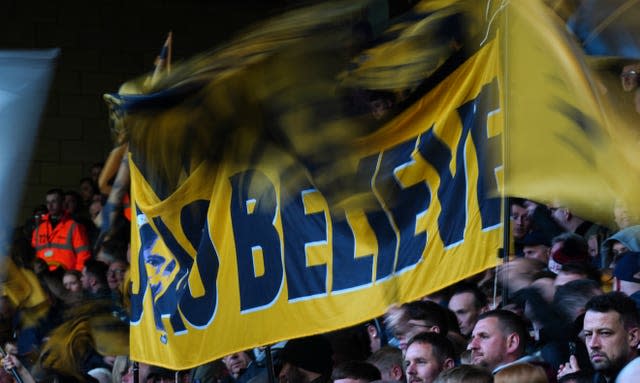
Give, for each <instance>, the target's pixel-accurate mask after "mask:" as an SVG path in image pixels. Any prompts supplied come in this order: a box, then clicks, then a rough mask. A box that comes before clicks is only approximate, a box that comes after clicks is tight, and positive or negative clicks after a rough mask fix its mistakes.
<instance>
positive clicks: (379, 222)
mask: <svg viewBox="0 0 640 383" xmlns="http://www.w3.org/2000/svg"><path fill="white" fill-rule="evenodd" d="M378 158H379V155H374V156H369V157H366V158H363V159H362V160H361V161H360V163H359V167H358V175H357V177H358V179H373V178H374V175H375V171H376V168H377V163H378ZM366 216H367V220H368V221H369V225H370V226H371V228H372V229H373V231H374V233H375V234H376V238H377V239H378V260H377V262H376V280H378V281H379V280H383V279H386V278H388V277H389V276H390V275H391V274H392V273H393V267H394V263H395V258H396V246H397V243H398V238H397V236H396V233H395V231H394V230H393V226H392V225H391V222H390V221H389V217H388V216H387V213H386V212H385V211H383V209H376V210H374V211H372V212H367V213H366Z"/></svg>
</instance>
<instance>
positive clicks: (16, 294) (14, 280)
mask: <svg viewBox="0 0 640 383" xmlns="http://www.w3.org/2000/svg"><path fill="white" fill-rule="evenodd" d="M0 268H1V270H2V271H1V273H0V274H1V275H2V277H1V280H0V293H1V294H2V295H6V296H7V298H9V301H11V303H12V304H13V306H14V307H15V308H16V309H17V310H18V311H20V319H21V321H22V324H23V325H26V326H28V325H32V324H35V323H36V322H37V321H38V319H40V318H43V317H44V316H45V315H46V314H47V312H48V310H49V306H50V304H49V297H48V296H47V294H46V293H45V292H44V290H43V288H42V286H41V285H40V282H39V281H38V277H36V275H35V274H34V273H33V271H31V270H27V269H23V268H21V267H19V266H17V265H16V264H15V263H14V262H13V260H12V259H11V258H10V257H4V259H3V261H2V264H1V265H0Z"/></svg>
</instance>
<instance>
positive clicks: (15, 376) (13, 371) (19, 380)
mask: <svg viewBox="0 0 640 383" xmlns="http://www.w3.org/2000/svg"><path fill="white" fill-rule="evenodd" d="M0 356H2V357H3V358H6V357H7V353H6V352H5V351H4V348H2V346H0ZM9 372H10V373H11V376H13V379H14V380H15V381H16V382H17V383H23V380H22V377H20V374H18V370H16V368H15V367H13V368H11V369H9Z"/></svg>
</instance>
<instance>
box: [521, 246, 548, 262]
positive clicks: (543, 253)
mask: <svg viewBox="0 0 640 383" xmlns="http://www.w3.org/2000/svg"><path fill="white" fill-rule="evenodd" d="M522 252H523V253H524V257H525V258H529V259H536V260H538V261H540V262H543V263H544V264H546V263H547V262H549V254H550V248H549V246H545V245H533V246H525V247H523V248H522Z"/></svg>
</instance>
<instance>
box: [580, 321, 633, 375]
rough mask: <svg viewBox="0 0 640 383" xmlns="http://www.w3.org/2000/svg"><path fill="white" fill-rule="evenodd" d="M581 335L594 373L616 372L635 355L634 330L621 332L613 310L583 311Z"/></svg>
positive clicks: (620, 322) (621, 325)
mask: <svg viewBox="0 0 640 383" xmlns="http://www.w3.org/2000/svg"><path fill="white" fill-rule="evenodd" d="M583 333H584V337H585V344H586V345H587V350H588V351H589V358H590V359H591V365H592V366H593V368H594V369H595V370H596V371H602V372H604V373H616V372H618V371H619V370H620V369H621V368H622V367H623V366H624V365H625V364H626V363H627V362H628V361H629V360H631V359H632V358H633V357H634V356H635V348H636V347H637V346H638V328H637V327H634V328H632V329H625V328H624V324H623V322H622V318H621V317H620V314H619V313H618V312H616V311H608V312H605V313H601V312H597V311H591V310H589V311H587V312H586V314H585V316H584V328H583Z"/></svg>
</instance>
